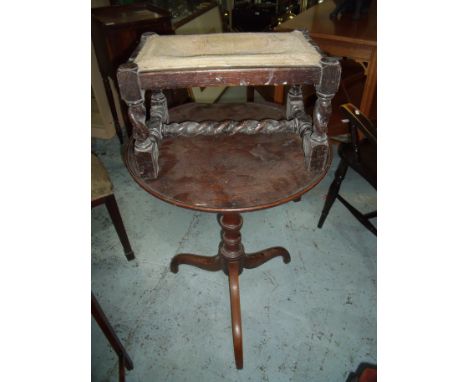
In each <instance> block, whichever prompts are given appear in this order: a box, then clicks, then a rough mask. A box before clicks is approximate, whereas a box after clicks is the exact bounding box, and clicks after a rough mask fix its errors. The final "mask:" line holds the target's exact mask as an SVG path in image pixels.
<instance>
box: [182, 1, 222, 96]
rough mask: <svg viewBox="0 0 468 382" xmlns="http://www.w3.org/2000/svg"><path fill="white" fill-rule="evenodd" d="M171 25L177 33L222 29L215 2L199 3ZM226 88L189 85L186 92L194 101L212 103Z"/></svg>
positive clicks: (214, 31)
mask: <svg viewBox="0 0 468 382" xmlns="http://www.w3.org/2000/svg"><path fill="white" fill-rule="evenodd" d="M173 27H174V32H175V34H177V35H186V34H206V33H222V32H223V31H224V30H223V21H222V19H221V14H220V11H219V7H218V5H217V3H216V2H211V3H208V2H207V3H205V4H200V6H199V7H198V8H197V9H196V10H195V11H194V12H193V13H191V14H189V15H188V16H186V17H183V18H180V19H179V20H177V21H175V22H173ZM226 89H227V88H226V87H225V86H216V87H191V88H188V92H189V94H190V97H191V98H192V99H193V100H194V101H195V102H201V103H214V102H216V101H217V100H218V99H219V98H220V97H221V96H222V95H223V93H224V92H225V90H226Z"/></svg>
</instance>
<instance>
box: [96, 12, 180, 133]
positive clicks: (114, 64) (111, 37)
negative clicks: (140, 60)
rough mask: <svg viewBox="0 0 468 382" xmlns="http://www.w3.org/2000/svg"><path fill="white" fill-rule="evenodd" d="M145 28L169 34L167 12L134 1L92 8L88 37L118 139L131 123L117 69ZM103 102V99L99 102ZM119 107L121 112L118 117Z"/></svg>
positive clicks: (169, 21)
mask: <svg viewBox="0 0 468 382" xmlns="http://www.w3.org/2000/svg"><path fill="white" fill-rule="evenodd" d="M144 32H155V33H158V34H172V33H173V31H172V26H171V18H170V14H169V13H168V12H167V11H165V10H163V9H160V8H157V7H155V6H153V5H151V4H147V3H135V4H128V5H117V6H109V7H99V8H92V9H91V38H92V42H93V46H94V50H95V54H96V58H97V62H98V66H99V71H100V73H101V76H102V79H101V80H100V79H98V78H96V81H102V83H103V85H104V91H105V94H106V97H107V103H108V105H109V108H110V112H111V115H112V120H113V124H114V126H115V130H116V133H117V135H118V136H119V139H120V142H123V136H124V131H123V130H124V126H122V121H123V123H124V125H125V126H128V125H130V123H129V121H128V117H127V114H126V106H125V105H124V104H121V105H120V104H119V103H120V97H119V95H118V93H117V91H116V88H117V86H116V84H117V79H116V72H117V68H118V66H119V65H120V64H122V63H123V62H125V60H126V59H127V57H128V56H129V55H130V53H131V52H132V51H133V50H134V49H135V48H136V46H137V44H138V41H139V38H140V36H141V34H142V33H144ZM101 104H103V102H101ZM120 108H122V114H121V116H120V118H119V114H120Z"/></svg>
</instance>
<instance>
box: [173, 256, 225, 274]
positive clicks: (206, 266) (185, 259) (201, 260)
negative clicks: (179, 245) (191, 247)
mask: <svg viewBox="0 0 468 382" xmlns="http://www.w3.org/2000/svg"><path fill="white" fill-rule="evenodd" d="M180 264H186V265H192V266H194V267H197V268H200V269H203V270H205V271H211V272H214V271H219V270H221V269H222V264H221V258H220V257H219V256H218V255H216V256H211V257H210V256H199V255H192V254H189V253H181V254H179V255H175V256H174V257H173V258H172V260H171V272H172V273H177V272H178V271H179V265H180Z"/></svg>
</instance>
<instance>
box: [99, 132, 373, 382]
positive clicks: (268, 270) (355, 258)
mask: <svg viewBox="0 0 468 382" xmlns="http://www.w3.org/2000/svg"><path fill="white" fill-rule="evenodd" d="M92 148H93V150H94V151H95V152H96V153H97V154H98V155H99V157H100V158H101V160H102V161H103V163H104V165H105V166H106V167H107V169H108V171H109V173H110V177H111V179H112V182H113V184H114V189H115V196H116V198H117V202H118V204H119V207H120V211H121V214H122V218H123V220H124V224H125V226H126V229H127V233H128V236H129V238H130V241H131V244H132V246H133V249H134V251H135V256H136V260H134V261H131V262H128V261H127V260H126V258H125V256H124V254H123V250H122V247H121V245H120V242H119V239H118V237H117V234H116V232H115V229H114V227H113V225H112V222H111V220H110V218H109V215H108V213H107V210H106V208H105V207H104V206H100V207H96V208H94V209H93V210H92V255H91V258H92V267H91V270H92V290H93V292H94V294H95V295H96V297H97V298H98V300H99V302H100V304H101V306H102V308H103V309H104V311H105V312H106V314H107V315H108V318H109V319H110V321H111V323H112V324H113V326H114V328H115V330H116V332H117V334H118V335H119V337H120V339H121V341H122V342H123V344H124V345H125V347H126V349H127V351H128V353H129V354H130V356H131V358H132V359H133V362H134V366H135V368H134V370H132V371H130V372H127V380H128V381H221V380H225V381H320V382H321V381H324V382H325V381H326V382H333V381H337V382H338V381H340V382H341V381H345V380H346V377H347V375H348V373H349V372H351V371H353V370H355V369H356V367H357V366H358V364H359V363H360V362H370V363H376V352H377V350H376V261H377V258H376V238H375V236H373V235H372V234H371V233H370V232H368V231H367V230H366V229H365V228H364V227H362V226H361V225H360V224H359V223H358V222H357V220H356V219H355V218H354V217H353V216H352V215H351V214H350V213H349V212H348V211H347V210H346V209H345V208H344V207H343V206H342V205H341V204H340V203H339V202H338V201H337V202H336V203H335V204H334V206H333V207H332V209H331V211H330V214H329V216H328V218H327V220H326V222H325V225H324V227H323V228H322V229H317V228H316V225H317V222H318V218H319V215H320V212H321V209H322V206H323V202H324V196H325V194H326V192H327V189H328V186H329V185H330V182H331V181H332V178H333V173H334V169H335V168H336V165H337V160H336V158H335V160H334V163H333V165H332V169H331V170H330V172H329V173H328V175H327V176H326V177H325V178H324V180H323V181H322V182H321V183H320V184H319V185H318V186H317V187H316V188H314V189H313V190H312V191H310V192H309V193H307V194H306V195H304V196H303V198H302V201H301V202H300V203H292V202H291V203H288V204H286V205H282V206H279V207H276V208H273V209H269V210H265V211H260V212H253V213H246V214H244V215H243V217H244V225H243V228H242V234H243V237H242V239H243V243H244V246H245V249H246V251H247V252H253V251H255V250H259V249H263V248H267V247H270V246H276V245H281V246H284V247H286V248H287V249H288V250H289V252H290V253H291V257H292V260H291V263H290V264H288V265H285V264H283V262H282V261H281V260H280V259H279V258H277V259H274V260H272V261H270V262H268V263H266V264H264V265H263V266H261V267H260V268H257V269H253V270H245V271H244V272H243V273H242V275H241V276H240V292H241V307H242V320H243V321H242V325H243V335H244V369H243V370H240V371H239V370H237V369H236V368H235V365H234V357H233V350H232V338H231V326H230V306H229V294H228V282H227V277H226V276H225V275H224V273H222V272H214V273H212V272H206V271H202V270H199V269H197V268H193V267H188V266H181V268H180V271H179V273H178V274H173V273H171V272H170V271H169V262H170V259H171V258H172V256H174V255H175V254H176V253H178V252H192V253H199V254H206V255H214V254H215V253H216V252H217V247H218V242H219V226H218V224H217V222H216V218H215V215H214V214H209V213H199V212H194V211H189V210H185V209H182V208H178V207H175V206H172V205H169V204H166V203H164V202H162V201H160V200H158V199H155V198H154V197H152V196H150V195H149V194H147V193H146V192H145V191H144V190H142V189H141V188H140V187H139V186H138V185H137V184H136V183H134V181H133V180H132V179H131V177H130V175H129V174H128V172H127V170H126V168H125V166H124V164H123V162H122V159H121V154H120V145H119V143H118V140H117V139H116V138H114V139H112V140H110V141H102V140H97V141H95V142H93V147H92ZM341 193H342V194H343V195H344V196H345V197H346V198H347V199H348V200H349V201H350V202H351V203H352V204H354V205H355V206H356V207H359V208H361V209H362V210H364V211H371V210H374V209H375V207H376V193H375V190H373V189H372V188H371V187H370V186H369V185H368V184H367V183H366V182H365V181H363V180H362V179H361V178H360V177H359V176H358V175H357V174H356V173H354V172H353V171H352V170H350V171H349V172H348V174H347V176H346V179H345V181H344V183H343V185H342V191H341ZM91 325H92V377H93V381H117V380H118V377H117V375H118V363H117V357H116V355H115V354H114V352H113V350H112V349H111V347H110V346H109V345H108V343H107V341H106V339H105V337H104V335H103V334H102V333H101V332H100V329H99V327H98V326H97V324H96V323H95V322H94V321H92V324H91Z"/></svg>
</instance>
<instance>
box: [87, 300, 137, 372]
mask: <svg viewBox="0 0 468 382" xmlns="http://www.w3.org/2000/svg"><path fill="white" fill-rule="evenodd" d="M91 314H92V316H93V317H94V319H95V320H96V323H97V324H98V325H99V327H100V328H101V330H102V332H103V333H104V335H105V336H106V338H107V340H108V341H109V344H110V345H111V346H112V349H114V351H115V353H116V354H117V356H118V357H119V375H120V380H122V375H123V378H125V370H123V369H124V368H125V369H127V370H133V361H132V359H131V358H130V356H129V355H128V353H127V351H126V350H125V348H124V346H123V345H122V342H120V340H119V337H117V334H116V333H115V331H114V328H113V327H112V325H111V324H110V322H109V320H108V319H107V316H106V315H105V313H104V311H103V310H102V308H101V305H99V302H98V300H97V299H96V297H95V296H94V294H93V293H92V292H91Z"/></svg>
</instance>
